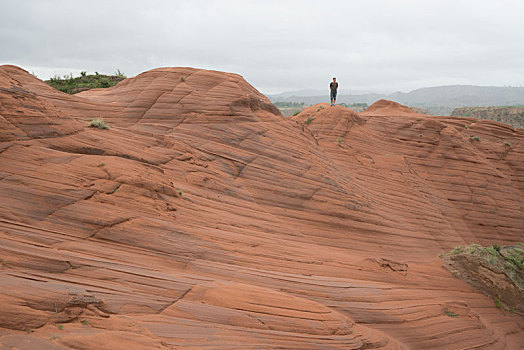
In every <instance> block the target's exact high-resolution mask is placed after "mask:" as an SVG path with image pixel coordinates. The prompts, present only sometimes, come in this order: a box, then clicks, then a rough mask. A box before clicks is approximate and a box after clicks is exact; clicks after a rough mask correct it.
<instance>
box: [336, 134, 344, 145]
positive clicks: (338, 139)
mask: <svg viewBox="0 0 524 350" xmlns="http://www.w3.org/2000/svg"><path fill="white" fill-rule="evenodd" d="M342 142H344V141H343V140H342V137H340V136H338V137H337V143H338V144H339V145H341V144H342Z"/></svg>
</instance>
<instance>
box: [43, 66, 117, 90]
mask: <svg viewBox="0 0 524 350" xmlns="http://www.w3.org/2000/svg"><path fill="white" fill-rule="evenodd" d="M115 74H117V75H103V74H99V73H98V72H96V73H95V74H91V75H88V74H87V72H86V71H81V72H80V76H78V77H73V75H72V74H66V75H64V76H63V77H59V76H58V75H55V76H54V77H52V78H50V79H49V80H46V83H47V84H48V85H50V86H52V87H54V88H55V89H57V90H59V91H62V92H65V93H68V94H76V93H78V92H81V91H85V90H89V89H94V88H108V87H111V86H115V85H116V84H118V83H119V82H120V81H122V80H123V79H125V75H124V74H123V73H122V72H120V71H119V70H117V72H116V73H115Z"/></svg>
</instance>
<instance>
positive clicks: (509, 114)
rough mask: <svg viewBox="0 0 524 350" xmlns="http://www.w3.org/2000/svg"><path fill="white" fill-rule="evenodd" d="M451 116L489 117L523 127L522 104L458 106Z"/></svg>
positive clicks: (523, 112) (523, 113) (523, 108)
mask: <svg viewBox="0 0 524 350" xmlns="http://www.w3.org/2000/svg"><path fill="white" fill-rule="evenodd" d="M451 115H452V116H455V117H473V118H477V119H489V120H495V121H497V122H501V123H504V124H509V125H511V126H512V127H514V128H524V106H508V107H460V108H455V110H453V113H451Z"/></svg>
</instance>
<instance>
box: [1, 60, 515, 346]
mask: <svg viewBox="0 0 524 350" xmlns="http://www.w3.org/2000/svg"><path fill="white" fill-rule="evenodd" d="M97 117H103V118H104V120H105V121H106V122H107V124H108V125H109V126H110V127H111V128H110V129H109V130H101V129H96V128H92V127H89V124H88V122H87V120H88V119H91V118H97ZM310 118H312V119H310ZM306 120H309V121H308V122H307V123H304V122H305V121H306ZM0 121H1V122H2V128H1V129H0V142H1V143H0V242H2V244H1V245H0V259H1V260H2V265H1V266H0V278H1V281H2V283H1V284H0V347H5V348H10V347H15V346H18V347H19V348H21V347H22V345H23V346H26V347H27V348H41V349H67V348H74V349H88V348H97V349H103V348H107V349H120V348H121V349H124V348H125V349H132V348H137V349H138V348H139V349H157V348H164V349H170V348H195V349H202V348H209V349H216V348H242V349H264V348H267V349H273V348H289V349H322V348H326V349H337V348H340V349H407V348H417V349H423V348H433V349H444V348H446V349H464V348H490V349H519V348H521V347H522V346H523V343H522V339H523V338H524V331H523V329H524V320H523V319H522V317H520V316H518V315H515V314H511V313H504V312H503V311H501V310H499V309H497V308H496V306H495V305H494V303H493V301H491V300H490V299H488V298H487V297H485V296H484V295H482V294H481V293H480V292H478V291H476V290H474V289H473V288H472V287H471V286H469V285H467V284H466V283H464V282H462V281H460V280H458V279H456V278H454V277H453V276H452V275H451V274H450V273H449V272H447V271H446V270H444V269H443V268H442V266H441V262H440V259H439V258H438V254H439V253H441V252H443V251H447V250H449V249H451V248H453V247H454V246H455V245H458V244H464V243H473V242H478V243H482V244H486V243H487V244H489V243H491V242H492V241H494V240H496V241H497V242H500V243H503V244H506V243H512V242H516V241H519V240H522V232H523V231H524V223H523V218H522V191H523V183H524V179H523V176H524V171H523V170H524V169H523V165H524V162H523V161H524V153H523V145H524V138H523V132H522V130H514V129H511V128H509V127H507V126H504V125H502V124H498V123H494V122H485V121H482V122H481V121H477V120H474V119H468V118H453V117H430V116H424V115H420V114H416V113H411V112H410V111H409V110H407V109H406V108H404V107H403V106H399V105H396V104H394V103H392V102H389V101H380V103H379V104H378V105H376V106H372V108H371V107H370V109H369V110H368V111H366V112H364V113H363V114H362V115H359V114H356V113H354V112H351V111H350V110H348V109H345V108H343V107H340V106H336V107H329V105H327V104H325V105H316V106H312V107H310V108H309V109H307V110H305V111H303V112H302V113H301V114H299V115H298V116H296V117H295V118H284V117H282V116H281V115H280V113H279V112H278V109H276V108H275V107H274V106H273V105H272V104H271V103H270V102H269V100H268V99H267V98H266V97H265V96H263V95H262V94H260V93H259V92H258V91H257V90H256V89H254V88H253V87H252V86H251V85H249V84H248V83H247V82H245V81H244V80H243V79H242V77H240V76H238V75H235V74H228V73H221V72H214V71H205V70H196V69H191V68H161V69H155V70H152V71H148V72H145V73H143V74H140V75H138V76H137V77H133V78H130V79H126V80H124V81H122V82H121V83H119V84H118V85H117V86H115V87H112V88H108V89H95V90H90V91H85V92H82V93H79V94H77V95H75V96H69V95H66V94H63V93H61V92H58V91H56V90H53V89H52V88H50V87H48V86H47V85H46V84H45V83H43V82H41V81H39V80H38V79H36V78H34V77H33V76H31V75H30V74H28V73H27V72H25V71H23V70H21V69H19V68H17V67H13V66H2V67H1V68H0ZM471 136H476V137H477V138H478V139H479V140H480V141H478V140H476V139H474V138H472V137H471ZM504 143H506V144H504ZM507 144H509V145H510V146H507ZM447 311H451V312H453V313H455V314H456V315H457V317H449V316H447V315H446V312H447Z"/></svg>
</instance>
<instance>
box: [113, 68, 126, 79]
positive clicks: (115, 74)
mask: <svg viewBox="0 0 524 350" xmlns="http://www.w3.org/2000/svg"><path fill="white" fill-rule="evenodd" d="M113 75H114V76H116V77H120V78H124V79H125V78H127V77H126V75H125V74H124V73H123V72H121V71H120V69H117V70H116V72H115V73H113Z"/></svg>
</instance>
